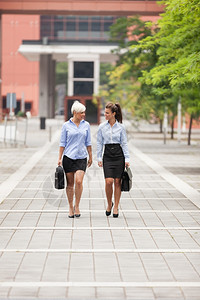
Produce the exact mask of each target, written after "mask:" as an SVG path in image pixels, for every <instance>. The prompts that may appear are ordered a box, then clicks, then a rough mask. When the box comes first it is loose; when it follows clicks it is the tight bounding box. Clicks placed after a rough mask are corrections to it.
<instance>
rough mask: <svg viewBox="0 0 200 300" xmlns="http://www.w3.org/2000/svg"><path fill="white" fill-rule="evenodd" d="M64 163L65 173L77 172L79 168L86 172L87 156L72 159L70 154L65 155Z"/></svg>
mask: <svg viewBox="0 0 200 300" xmlns="http://www.w3.org/2000/svg"><path fill="white" fill-rule="evenodd" d="M62 164H63V169H64V171H65V173H71V172H76V171H78V170H82V171H84V172H85V170H86V167H87V158H83V159H71V158H69V157H68V156H66V155H64V156H63V161H62Z"/></svg>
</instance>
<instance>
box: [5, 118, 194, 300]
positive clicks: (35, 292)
mask: <svg viewBox="0 0 200 300" xmlns="http://www.w3.org/2000/svg"><path fill="white" fill-rule="evenodd" d="M32 122H33V123H34V121H32ZM52 124H53V125H52V126H54V125H55V126H54V130H53V132H54V137H53V138H52V141H51V143H50V142H47V140H45V138H43V139H42V140H40V142H39V143H38V144H37V147H35V148H33V145H34V137H33V138H32V141H31V145H30V147H29V148H16V149H14V148H3V149H1V150H0V155H1V158H0V159H1V161H0V174H1V186H0V201H1V204H0V298H1V299H5V298H13V299H16V298H20V299H28V298H29V299H30V298H39V299H42V298H43V299H44V298H45V299H70V300H71V299H77V300H83V299H84V300H85V299H88V300H94V299H120V300H125V299H137V300H140V299H141V300H144V299H145V300H151V299H152V300H153V299H170V300H172V299H176V300H179V299H184V300H185V299H188V300H192V299H194V300H199V299H200V193H199V189H200V171H199V161H200V154H199V150H200V146H199V144H197V145H196V146H192V147H190V148H188V146H186V145H185V143H184V142H183V143H182V144H180V145H177V143H176V142H169V141H168V142H167V145H163V143H162V140H161V139H160V135H159V134H154V135H152V136H151V140H148V139H146V137H147V136H146V135H144V134H138V133H130V136H129V149H130V152H131V168H132V172H133V175H134V182H133V188H132V190H131V191H130V192H128V193H123V194H122V199H121V203H120V211H119V218H118V219H114V218H113V217H112V216H110V217H108V218H107V217H106V216H105V209H106V198H105V192H104V179H103V172H102V169H100V168H98V166H97V163H96V160H95V141H96V131H97V127H96V126H92V136H93V143H94V147H93V152H94V163H93V165H92V167H91V168H90V169H88V170H87V172H86V176H85V179H84V192H83V196H82V200H81V214H82V215H81V218H80V219H76V218H75V219H73V220H71V219H69V218H68V217H67V215H68V206H67V201H66V196H65V192H64V191H57V190H55V189H54V188H53V181H54V171H55V167H56V164H57V156H58V139H59V131H56V130H57V129H58V126H57V125H58V124H54V123H52ZM33 128H34V127H33ZM37 128H38V127H35V137H36V138H37V137H39V136H40V135H44V136H45V132H41V131H39V130H37ZM36 132H37V133H36ZM40 143H41V144H40ZM2 167H3V169H2Z"/></svg>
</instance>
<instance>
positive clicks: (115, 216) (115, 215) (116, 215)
mask: <svg viewBox="0 0 200 300" xmlns="http://www.w3.org/2000/svg"><path fill="white" fill-rule="evenodd" d="M117 211H118V213H117V214H113V218H118V217H119V210H117Z"/></svg>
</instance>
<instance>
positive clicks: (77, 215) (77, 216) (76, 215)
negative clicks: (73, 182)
mask: <svg viewBox="0 0 200 300" xmlns="http://www.w3.org/2000/svg"><path fill="white" fill-rule="evenodd" d="M74 211H75V206H74ZM74 216H75V217H76V218H80V216H81V214H74Z"/></svg>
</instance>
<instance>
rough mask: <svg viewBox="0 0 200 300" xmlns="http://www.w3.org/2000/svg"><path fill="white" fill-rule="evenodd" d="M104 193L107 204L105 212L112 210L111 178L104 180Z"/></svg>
mask: <svg viewBox="0 0 200 300" xmlns="http://www.w3.org/2000/svg"><path fill="white" fill-rule="evenodd" d="M105 191H106V198H107V202H108V206H107V209H106V210H107V211H111V209H112V195H113V178H105Z"/></svg>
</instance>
